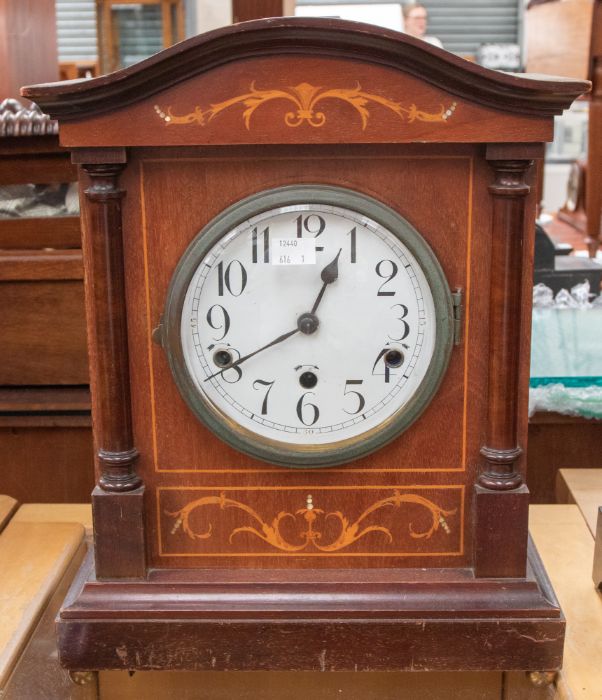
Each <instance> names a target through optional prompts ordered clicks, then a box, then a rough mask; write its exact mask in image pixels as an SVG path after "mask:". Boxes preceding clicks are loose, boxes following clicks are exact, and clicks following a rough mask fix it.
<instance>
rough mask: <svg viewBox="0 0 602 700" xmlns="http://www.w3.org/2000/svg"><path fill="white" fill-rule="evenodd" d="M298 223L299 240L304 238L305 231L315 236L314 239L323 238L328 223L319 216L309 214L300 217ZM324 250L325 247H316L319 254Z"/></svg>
mask: <svg viewBox="0 0 602 700" xmlns="http://www.w3.org/2000/svg"><path fill="white" fill-rule="evenodd" d="M295 221H296V222H297V238H303V231H306V232H307V233H311V234H313V237H314V238H317V237H318V236H321V235H322V234H323V233H324V229H325V228H326V221H324V219H323V218H322V217H321V216H320V215H319V214H308V215H307V216H303V214H299V216H298V217H297V218H296V219H295ZM321 250H324V246H320V245H318V246H316V251H317V252H318V253H319V252H320V251H321Z"/></svg>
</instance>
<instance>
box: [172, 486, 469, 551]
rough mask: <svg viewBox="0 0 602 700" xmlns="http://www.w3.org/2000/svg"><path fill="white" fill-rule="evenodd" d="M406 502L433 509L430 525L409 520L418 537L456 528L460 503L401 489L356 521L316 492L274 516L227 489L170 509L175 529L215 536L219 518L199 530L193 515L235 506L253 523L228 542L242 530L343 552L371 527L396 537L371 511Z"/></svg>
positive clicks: (274, 542) (293, 545)
mask: <svg viewBox="0 0 602 700" xmlns="http://www.w3.org/2000/svg"><path fill="white" fill-rule="evenodd" d="M404 504H416V505H418V506H421V507H423V508H426V509H427V511H428V512H429V513H430V516H431V520H430V526H429V527H427V528H425V529H420V530H416V529H414V527H413V524H412V522H411V521H409V522H408V523H407V527H408V534H409V535H410V537H412V538H413V539H430V538H431V537H432V536H433V534H434V533H435V532H437V531H438V530H439V528H441V529H442V530H443V531H444V532H445V533H446V534H448V535H449V534H450V532H451V529H450V526H449V524H448V522H447V520H446V518H447V517H449V516H452V515H455V513H456V511H457V509H456V508H454V509H451V510H444V509H443V508H441V507H440V506H438V505H437V504H436V503H434V502H433V501H431V500H429V499H427V498H424V497H423V496H419V495H417V494H413V493H408V494H402V493H400V492H399V491H397V490H395V491H394V493H393V495H391V496H388V497H387V498H382V499H380V500H378V501H375V502H374V503H372V504H371V505H370V506H369V507H368V508H366V509H365V510H364V511H363V513H361V515H360V516H359V517H358V518H357V519H356V520H355V521H354V522H351V521H350V520H349V518H348V517H346V516H345V515H344V514H343V513H342V512H341V511H332V512H329V513H325V511H324V510H322V509H320V508H316V507H315V506H314V503H313V497H312V496H311V495H308V496H307V498H306V503H305V507H304V508H300V509H298V510H296V511H295V512H294V513H291V512H287V511H281V512H280V513H278V514H277V515H276V517H275V518H274V519H273V520H272V521H271V522H268V521H266V520H264V518H263V517H262V516H261V515H260V514H259V513H258V512H257V511H256V510H255V509H253V508H251V507H250V506H249V505H247V504H245V503H243V502H241V501H238V500H235V499H232V498H227V497H226V495H225V494H224V493H220V494H219V495H211V496H204V497H203V498H198V499H195V500H193V501H190V502H189V503H188V504H186V505H185V506H184V507H183V508H181V509H180V510H178V511H176V512H167V513H166V514H167V515H168V516H170V517H173V518H175V523H174V525H173V527H172V528H171V534H172V535H175V534H176V533H177V532H178V530H179V529H180V527H181V528H182V530H183V531H184V532H185V533H186V535H188V537H189V538H190V539H192V540H206V539H209V538H210V537H211V536H212V532H213V524H212V523H211V522H209V523H208V524H207V526H206V528H205V529H204V530H203V531H201V532H199V531H197V530H196V529H195V527H194V525H193V524H192V522H191V515H192V513H193V512H194V511H197V510H199V509H206V508H208V507H210V506H218V508H219V509H220V510H224V509H226V508H233V509H237V510H239V511H240V512H241V513H244V514H246V516H248V521H249V522H250V523H251V524H248V525H241V526H239V527H236V528H234V529H233V530H232V531H231V532H230V535H229V538H228V542H229V543H230V544H232V543H233V541H234V538H235V537H236V536H237V535H239V534H241V533H248V534H250V535H254V536H255V537H258V538H259V539H261V540H263V541H264V542H266V543H267V544H269V545H271V546H272V547H274V548H275V549H278V550H280V551H282V552H301V551H303V550H306V549H308V548H312V547H313V548H314V549H317V550H319V551H320V552H337V551H340V550H342V549H345V548H346V547H348V546H349V545H352V544H353V543H354V542H357V541H358V540H359V539H361V538H362V537H365V536H366V535H368V534H370V533H379V534H380V535H381V536H384V537H385V539H386V541H387V543H389V544H390V543H393V541H394V537H393V534H392V532H391V529H390V527H385V526H383V525H379V524H377V523H373V524H370V521H369V520H368V519H369V517H370V516H371V515H373V514H374V513H376V512H378V511H380V510H381V509H383V508H386V507H396V508H401V507H402V506H403V505H404ZM329 519H334V520H336V521H337V523H338V525H339V532H338V535H337V536H336V537H335V538H334V539H332V540H331V541H329V542H326V541H323V540H322V536H323V529H324V525H325V524H326V523H325V521H327V520H329ZM285 520H292V521H295V522H296V523H298V525H299V531H298V541H297V542H291V541H290V539H287V537H286V536H285V535H284V534H283V532H282V530H281V525H282V523H283V521H285Z"/></svg>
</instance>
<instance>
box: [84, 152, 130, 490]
mask: <svg viewBox="0 0 602 700" xmlns="http://www.w3.org/2000/svg"><path fill="white" fill-rule="evenodd" d="M123 168H124V164H122V163H99V164H93V165H92V164H85V165H84V166H83V169H84V170H85V171H86V173H88V175H89V177H90V181H91V183H90V186H89V187H87V188H86V189H85V190H84V194H85V195H86V199H87V201H88V205H87V207H86V209H87V212H86V213H87V219H88V226H89V241H88V246H89V252H90V266H89V268H88V282H87V289H88V294H89V295H91V297H92V303H93V305H94V308H95V309H106V312H104V313H101V314H99V313H95V314H94V318H93V319H91V323H92V324H93V326H94V327H93V338H94V348H93V349H92V353H93V357H92V358H91V359H92V361H93V362H94V365H95V368H96V371H95V373H94V375H95V377H96V386H95V393H96V399H95V402H96V415H95V416H94V430H95V436H96V441H97V449H98V452H97V460H98V471H99V474H100V476H99V479H98V485H99V486H100V487H101V488H102V489H103V490H104V491H132V490H134V489H137V488H138V487H140V486H141V485H142V481H141V479H140V477H138V476H137V475H136V473H135V471H134V462H135V461H136V459H137V457H138V452H137V450H136V448H135V447H134V439H133V435H132V416H131V401H130V384H129V366H128V343H127V323H126V311H125V290H124V274H123V242H122V228H121V201H122V199H123V197H124V195H125V192H124V191H123V190H122V189H120V188H119V186H118V180H119V175H120V173H121V171H122V170H123Z"/></svg>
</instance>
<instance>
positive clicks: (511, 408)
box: [23, 18, 588, 670]
mask: <svg viewBox="0 0 602 700" xmlns="http://www.w3.org/2000/svg"><path fill="white" fill-rule="evenodd" d="M587 87H588V84H587V83H585V82H579V81H574V80H567V79H562V78H549V79H548V78H542V77H537V78H531V77H528V76H517V75H512V74H504V73H496V72H493V71H488V70H485V69H483V68H481V67H479V66H475V65H473V64H470V63H468V62H465V61H463V60H462V59H459V58H457V57H455V56H453V55H451V54H448V53H446V52H445V51H443V50H440V49H437V48H434V47H432V46H430V45H428V44H425V43H423V42H421V41H419V40H417V39H413V38H412V37H409V36H405V35H402V34H398V33H396V32H391V31H386V30H382V29H378V28H376V27H373V26H368V25H362V24H355V23H349V22H343V21H338V20H324V19H299V18H283V19H272V20H262V21H257V22H248V23H243V24H240V25H235V26H232V27H227V28H224V29H220V30H217V31H214V32H211V33H208V34H205V35H202V36H199V37H195V38H193V39H190V40H188V41H185V42H183V43H181V44H178V45H176V46H174V47H172V48H170V49H167V50H165V51H163V52H162V53H160V54H157V55H156V56H153V57H151V58H149V59H147V60H145V61H143V62H142V63H140V64H138V65H136V66H133V67H131V68H127V69H125V70H123V71H119V72H117V73H114V74H112V75H109V76H104V77H100V78H97V79H93V80H89V81H79V82H71V83H69V84H64V85H62V84H52V85H42V86H36V87H31V88H26V89H25V90H24V93H23V94H24V95H25V96H26V97H29V98H31V99H33V100H35V101H36V102H37V103H38V104H39V105H40V106H41V107H42V109H43V110H44V111H46V112H48V113H49V114H50V115H51V116H52V117H54V118H56V119H58V120H59V123H60V133H61V139H62V143H63V144H64V145H65V146H67V147H69V148H70V149H71V151H72V153H73V159H74V161H75V162H76V163H77V164H78V165H79V166H80V181H81V192H82V204H83V221H84V252H85V260H86V263H85V264H86V285H87V287H86V290H87V296H86V298H87V311H88V324H89V326H88V332H89V345H90V356H91V368H92V391H93V402H94V413H93V415H94V426H95V439H96V445H97V470H98V472H97V476H98V483H97V487H96V489H95V491H94V493H93V509H94V530H95V539H94V544H95V547H94V556H93V557H90V559H89V561H88V562H87V563H86V565H85V567H84V569H83V570H82V574H81V577H80V578H79V580H78V582H77V584H76V585H75V586H74V588H73V590H72V592H71V593H70V596H69V598H68V599H67V601H66V602H65V605H64V607H63V609H62V611H61V614H60V619H59V623H58V629H59V646H60V653H61V658H62V661H63V663H64V664H65V665H66V666H68V667H69V668H71V669H108V668H113V669H123V668H126V669H161V668H171V669H174V670H186V669H187V670H193V669H194V670H202V669H216V670H260V669H280V670H329V669H331V670H353V669H360V670H405V669H410V668H412V669H414V670H417V669H426V668H428V669H431V670H486V669H490V670H493V669H504V670H511V669H534V670H543V669H545V670H550V669H554V668H558V667H559V664H560V661H561V656H562V642H563V630H564V627H563V625H564V623H563V619H562V615H561V612H560V610H559V608H558V605H557V603H556V602H555V599H554V596H553V593H552V592H551V590H550V588H549V584H548V583H547V580H546V577H545V572H544V571H543V570H542V567H541V565H540V564H539V563H538V559H537V556H536V553H535V552H532V551H531V550H530V548H528V543H527V539H528V537H527V510H528V490H527V487H526V485H525V474H524V472H525V455H524V449H523V448H524V445H525V440H526V428H527V391H528V358H529V320H530V315H529V313H530V312H529V300H530V296H531V291H530V289H531V275H532V260H531V258H532V254H531V249H532V246H533V231H534V225H533V223H534V211H535V209H534V207H535V201H534V195H533V192H532V189H531V186H532V182H533V177H534V176H533V167H532V165H533V162H534V160H536V159H541V158H542V157H543V143H544V142H545V141H548V140H550V139H551V137H552V128H553V116H554V115H555V114H559V113H560V112H561V111H562V110H563V109H565V108H566V107H568V106H569V104H570V103H571V101H572V100H573V99H574V98H575V97H577V96H578V95H579V94H580V93H581V92H583V91H584V90H586V89H587ZM259 637H260V638H261V640H262V643H261V645H257V644H253V640H256V639H257V638H259ZM81 640H85V642H83V643H82V641H81ZM208 648H210V649H211V654H208V653H207V649H208ZM166 649H169V650H170V651H169V653H168V652H167V651H166ZM174 649H177V653H173V650H174Z"/></svg>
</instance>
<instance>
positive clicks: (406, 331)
mask: <svg viewBox="0 0 602 700" xmlns="http://www.w3.org/2000/svg"><path fill="white" fill-rule="evenodd" d="M396 307H399V308H400V309H401V316H396V320H397V321H401V323H402V325H403V332H402V334H401V337H400V338H394V337H393V336H392V335H390V336H389V338H391V340H395V341H397V342H399V341H400V340H405V339H406V338H407V337H408V335H409V333H410V324H409V323H408V322H407V321H406V320H404V319H405V318H406V316H407V315H408V307H407V306H406V305H405V304H393V306H392V307H391V309H395V308H396Z"/></svg>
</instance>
